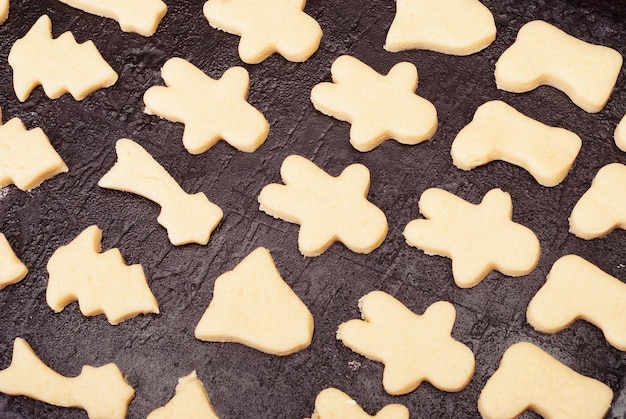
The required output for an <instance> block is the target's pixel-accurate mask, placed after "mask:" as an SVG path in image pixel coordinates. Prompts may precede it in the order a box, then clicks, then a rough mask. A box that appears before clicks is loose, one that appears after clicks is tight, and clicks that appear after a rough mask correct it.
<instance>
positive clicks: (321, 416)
mask: <svg viewBox="0 0 626 419" xmlns="http://www.w3.org/2000/svg"><path fill="white" fill-rule="evenodd" d="M342 418H345V419H348V418H349V419H372V418H373V419H409V409H407V408H406V407H405V406H403V405H401V404H389V405H387V406H385V407H383V408H382V409H380V411H379V412H378V413H377V414H376V415H374V416H370V415H368V414H367V413H365V411H364V410H363V409H362V408H361V406H359V405H358V404H357V403H356V401H354V400H352V398H351V397H350V396H348V395H347V394H346V393H344V392H343V391H341V390H338V389H336V388H332V387H331V388H327V389H325V390H322V391H321V392H320V394H318V395H317V397H316V398H315V412H314V413H313V415H312V416H311V419H342Z"/></svg>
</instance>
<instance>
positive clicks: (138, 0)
mask: <svg viewBox="0 0 626 419" xmlns="http://www.w3.org/2000/svg"><path fill="white" fill-rule="evenodd" d="M59 1H60V2H62V3H65V4H67V5H69V6H72V7H75V8H77V9H80V10H82V11H85V12H87V13H91V14H94V15H97V16H101V17H108V18H111V19H114V20H115V21H117V22H118V23H119V24H120V27H121V28H122V30H123V31H124V32H136V33H138V34H140V35H143V36H151V35H152V34H154V32H156V29H157V26H159V22H160V21H161V18H163V16H165V13H166V12H167V6H166V5H165V3H163V2H162V1H161V0H106V1H103V0H59Z"/></svg>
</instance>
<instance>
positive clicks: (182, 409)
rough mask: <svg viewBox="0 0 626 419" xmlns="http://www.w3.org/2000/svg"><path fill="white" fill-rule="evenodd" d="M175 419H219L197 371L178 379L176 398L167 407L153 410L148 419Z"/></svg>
mask: <svg viewBox="0 0 626 419" xmlns="http://www.w3.org/2000/svg"><path fill="white" fill-rule="evenodd" d="M174 418H181V419H183V418H189V419H194V418H198V419H200V418H203V419H218V416H217V415H216V414H215V410H213V406H212V405H211V400H210V399H209V395H208V394H207V392H206V390H205V388H204V385H203V384H202V381H200V380H199V379H198V376H197V375H196V372H195V371H193V372H192V373H191V374H189V375H187V376H185V377H182V378H180V379H178V385H177V386H176V394H175V395H174V397H173V398H172V399H171V400H170V401H169V402H167V404H166V405H165V406H163V407H160V408H158V409H156V410H153V411H152V412H151V413H150V414H149V415H148V417H147V418H146V419H174Z"/></svg>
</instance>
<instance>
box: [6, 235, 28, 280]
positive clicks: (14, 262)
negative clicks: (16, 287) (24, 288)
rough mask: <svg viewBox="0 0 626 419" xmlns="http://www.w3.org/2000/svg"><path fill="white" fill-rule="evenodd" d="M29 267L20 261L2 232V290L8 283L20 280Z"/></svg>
mask: <svg viewBox="0 0 626 419" xmlns="http://www.w3.org/2000/svg"><path fill="white" fill-rule="evenodd" d="M27 273H28V268H27V267H26V265H24V264H23V263H22V261H20V260H19V259H18V258H17V256H15V252H13V249H12V248H11V244H9V241H8V240H7V238H6V237H5V235H4V234H2V233H0V290H1V289H3V288H5V287H6V286H7V285H11V284H15V283H18V282H20V281H21V280H22V279H24V277H25V276H26V274H27Z"/></svg>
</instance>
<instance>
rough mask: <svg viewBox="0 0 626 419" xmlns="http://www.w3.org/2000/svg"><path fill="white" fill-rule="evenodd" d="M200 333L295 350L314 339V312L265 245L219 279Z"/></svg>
mask: <svg viewBox="0 0 626 419" xmlns="http://www.w3.org/2000/svg"><path fill="white" fill-rule="evenodd" d="M195 335H196V337H197V338H198V339H200V340H203V341H209V342H237V343H241V344H243V345H246V346H249V347H251V348H254V349H257V350H259V351H261V352H265V353H268V354H272V355H281V356H282V355H289V354H292V353H295V352H298V351H300V350H302V349H304V348H306V347H308V346H309V345H310V344H311V339H312V338H313V315H312V314H311V312H310V311H309V309H308V308H307V307H306V306H305V305H304V303H303V302H302V300H300V298H298V296H297V295H296V294H295V293H294V292H293V290H292V289H291V288H290V287H289V285H288V284H287V283H286V282H285V281H284V280H283V278H282V277H281V276H280V273H279V272H278V269H276V265H275V264H274V259H273V258H272V255H271V254H270V252H269V251H268V250H267V249H265V248H262V247H259V248H257V249H256V250H254V251H253V252H252V253H250V254H249V255H248V256H247V257H246V258H245V259H243V260H242V261H241V262H240V263H239V265H237V266H236V267H235V269H233V270H232V271H228V272H226V273H224V274H222V275H220V276H219V277H218V278H217V279H216V280H215V288H214V290H213V300H211V303H210V304H209V307H208V308H207V309H206V311H205V312H204V314H203V315H202V318H201V319H200V321H199V322H198V325H197V326H196V330H195Z"/></svg>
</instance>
